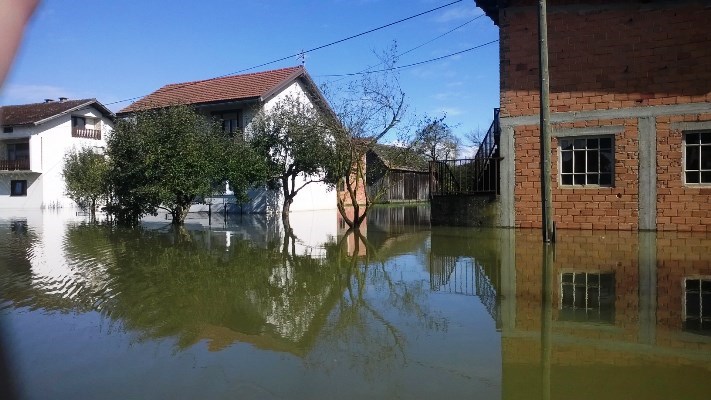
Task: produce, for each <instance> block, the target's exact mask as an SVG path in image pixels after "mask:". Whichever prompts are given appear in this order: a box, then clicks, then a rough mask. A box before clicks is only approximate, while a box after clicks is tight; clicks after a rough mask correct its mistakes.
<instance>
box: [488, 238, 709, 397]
mask: <svg viewBox="0 0 711 400" xmlns="http://www.w3.org/2000/svg"><path fill="white" fill-rule="evenodd" d="M513 243H514V241H513V240H512V241H511V242H510V243H509V245H508V246H507V245H504V246H503V247H502V249H503V251H504V252H505V251H507V250H506V249H507V248H508V251H510V252H512V253H513V254H514V257H513V259H514V262H512V263H508V264H504V263H502V275H503V276H506V277H509V278H508V281H506V280H504V282H502V292H503V296H502V300H501V301H502V303H501V305H500V307H501V309H502V326H503V329H502V361H503V365H504V367H503V371H504V372H503V373H504V375H503V379H504V396H503V397H504V398H530V396H531V391H532V390H534V391H535V390H537V389H540V388H541V387H542V386H541V385H542V384H541V365H542V363H543V362H544V361H546V360H544V359H543V358H542V354H550V358H549V359H548V360H547V361H548V362H549V363H550V366H551V369H550V371H551V373H550V376H549V379H550V380H551V382H552V383H551V387H553V388H554V389H553V393H552V397H553V398H564V397H566V396H569V395H572V394H575V395H576V397H580V395H583V397H584V398H587V397H590V398H592V397H599V396H600V395H607V394H610V393H620V398H705V397H704V396H702V394H703V393H706V396H707V395H708V390H711V382H710V381H709V379H708V378H709V376H711V324H709V323H708V321H710V320H711V318H709V317H711V315H705V314H704V312H705V311H704V310H708V309H711V294H705V292H704V290H705V289H704V288H706V290H708V289H709V288H711V253H709V251H708V249H709V248H711V237H698V236H692V235H691V234H684V233H664V234H659V235H656V234H654V233H640V234H636V233H632V232H606V233H600V232H580V233H577V234H576V233H574V232H572V231H569V232H566V234H565V235H563V236H562V237H560V238H559V242H558V243H557V244H556V246H555V247H556V248H555V257H554V260H553V263H552V268H551V270H550V273H549V274H548V275H547V284H548V288H549V289H550V294H551V295H550V303H549V304H548V305H549V306H550V309H549V310H550V314H546V313H545V310H546V307H544V306H543V305H542V299H543V292H542V289H543V286H542V285H543V279H542V277H543V270H542V267H541V265H542V258H543V253H542V246H541V244H540V232H539V231H524V232H520V231H519V232H517V233H516V235H515V245H513ZM507 267H508V268H509V269H510V270H509V271H505V270H506V268H507ZM571 282H573V283H575V284H572V286H575V289H574V290H573V291H572V292H571V290H570V289H571ZM697 283H698V285H697ZM704 285H705V286H704ZM511 292H515V293H511ZM699 292H701V293H699ZM571 293H575V294H576V296H579V295H583V296H584V300H582V299H581V298H579V297H576V298H575V299H574V301H573V298H572V297H571ZM605 296H608V297H607V298H606V297H605ZM704 296H705V297H704ZM571 301H572V303H571ZM585 302H587V303H585ZM573 306H575V307H573ZM572 308H576V309H575V313H574V315H573V316H572V317H571V309H572ZM709 314H711V313H709ZM547 315H550V318H549V319H546V318H547V317H546V316H547ZM544 335H547V337H549V338H550V342H549V345H548V347H547V348H545V347H542V343H545V341H542V339H541V338H542V337H543V336H544ZM546 351H547V352H548V353H546ZM655 379H658V380H659V381H660V382H664V385H663V387H661V388H660V387H659V386H655V385H654V382H650V380H652V381H653V380H655ZM576 388H577V389H583V388H585V389H587V391H582V390H581V392H585V393H578V392H577V391H575V389H576ZM622 394H624V396H623V395H622ZM586 396H587V397H586ZM625 396H627V397H625ZM699 396H701V397H699ZM610 397H612V398H616V397H615V395H612V396H610Z"/></svg>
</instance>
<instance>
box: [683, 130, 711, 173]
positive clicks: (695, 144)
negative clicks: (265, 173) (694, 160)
mask: <svg viewBox="0 0 711 400" xmlns="http://www.w3.org/2000/svg"><path fill="white" fill-rule="evenodd" d="M687 135H699V139H698V142H697V143H692V144H691V145H689V144H687V141H686V138H687ZM701 135H708V136H709V137H711V131H708V130H699V131H693V130H690V131H684V132H683V135H682V144H681V146H682V153H683V155H682V180H683V182H684V185H687V186H694V187H698V186H711V179H710V180H708V181H704V182H702V177H703V175H704V173H706V174H708V175H711V169H702V168H701V166H702V164H701V161H702V157H701V153H702V152H701V150H702V148H704V147H707V146H708V147H709V148H711V142H709V143H701V142H702V141H701ZM690 146H691V147H698V149H699V169H693V170H689V169H687V165H686V160H687V154H688V151H687V149H688V148H689V147H690ZM689 173H694V174H698V178H699V179H698V182H689V181H688V180H687V176H688V174H689Z"/></svg>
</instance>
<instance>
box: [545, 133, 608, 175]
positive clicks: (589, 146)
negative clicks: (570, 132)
mask: <svg viewBox="0 0 711 400" xmlns="http://www.w3.org/2000/svg"><path fill="white" fill-rule="evenodd" d="M613 142H614V140H613V138H612V137H607V136H606V137H572V138H559V139H558V143H559V149H560V183H561V185H565V186H585V185H594V186H612V183H613V177H614V166H615V159H614V152H613V144H614V143H613Z"/></svg>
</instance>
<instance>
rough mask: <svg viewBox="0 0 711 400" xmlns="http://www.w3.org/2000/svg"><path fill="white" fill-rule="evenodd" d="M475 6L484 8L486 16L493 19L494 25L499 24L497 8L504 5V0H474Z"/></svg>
mask: <svg viewBox="0 0 711 400" xmlns="http://www.w3.org/2000/svg"><path fill="white" fill-rule="evenodd" d="M474 1H475V3H476V5H477V7H479V8H481V9H482V10H484V13H485V14H486V16H487V17H489V18H491V20H492V21H494V25H497V26H498V25H499V8H501V7H505V4H500V3H505V0H504V1H502V0H474Z"/></svg>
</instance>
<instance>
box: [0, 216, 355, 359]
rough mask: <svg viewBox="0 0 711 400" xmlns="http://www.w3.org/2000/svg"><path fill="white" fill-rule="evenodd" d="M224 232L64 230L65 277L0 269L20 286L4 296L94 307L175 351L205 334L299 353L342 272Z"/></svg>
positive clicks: (19, 301) (216, 343)
mask: <svg viewBox="0 0 711 400" xmlns="http://www.w3.org/2000/svg"><path fill="white" fill-rule="evenodd" d="M4 233H5V232H0V234H4ZM222 233H223V232H219V233H216V232H211V231H192V232H189V231H187V230H185V229H175V230H171V231H169V232H158V231H152V230H140V229H128V230H127V229H121V228H118V227H109V226H102V225H78V226H69V227H68V229H67V233H66V236H65V238H64V255H66V258H67V260H66V263H67V270H68V272H67V276H66V278H67V279H65V280H64V281H63V282H52V285H44V284H43V282H42V281H43V280H46V279H44V278H43V277H36V276H33V275H32V271H31V267H30V266H29V265H27V266H26V268H22V270H21V271H19V272H18V273H19V274H21V275H22V276H20V277H17V276H12V275H11V274H8V273H5V271H0V272H2V275H1V276H0V278H2V279H3V281H4V282H5V281H6V282H9V284H7V285H4V286H9V285H15V286H17V285H18V282H21V283H22V282H24V283H25V284H24V287H22V288H15V289H12V290H7V291H6V290H3V296H5V295H6V294H7V295H8V296H9V298H10V301H11V302H12V305H13V306H18V305H24V306H29V307H32V308H42V309H46V310H55V311H60V312H67V311H80V312H84V311H91V310H96V311H100V312H101V313H102V314H103V315H105V316H106V317H108V318H109V319H110V320H111V321H113V322H115V323H116V324H115V325H113V326H114V327H115V328H116V327H118V328H121V329H125V330H128V331H132V332H136V333H138V335H137V338H138V340H144V339H147V340H150V339H155V338H165V337H175V338H177V339H178V346H179V347H180V348H184V347H187V346H190V345H192V344H194V343H196V342H198V341H201V340H206V341H208V346H210V348H211V349H220V348H222V347H225V346H227V345H230V344H232V343H234V342H235V341H242V342H247V343H252V344H254V345H255V346H257V347H260V348H267V349H272V350H279V351H287V352H292V353H295V354H303V353H304V352H305V351H306V350H308V348H309V347H310V346H311V342H312V340H313V338H314V336H315V334H316V332H318V329H319V326H320V324H322V323H323V321H325V319H326V317H327V315H328V312H329V311H330V309H331V308H332V305H333V303H334V302H335V301H337V299H338V297H339V296H340V294H341V293H342V291H343V288H344V286H345V282H344V281H345V278H344V276H343V275H340V274H338V273H336V272H334V271H332V265H331V264H328V263H325V262H323V261H322V260H315V259H313V258H311V257H309V256H307V255H299V254H296V253H295V251H293V252H290V253H288V254H282V253H281V252H280V251H281V249H282V244H281V243H277V242H271V243H268V244H267V245H266V246H264V247H258V246H256V245H254V244H253V243H252V242H250V241H247V240H241V239H237V238H236V237H233V238H232V240H228V241H227V242H224V241H222V242H221V241H220V238H221V237H224V235H222V236H221V234H222ZM13 240H25V239H22V238H16V239H13ZM27 242H28V243H33V241H32V240H27ZM8 243H10V241H9V240H8V241H4V242H3V245H1V246H4V245H7V244H8ZM8 247H11V249H12V250H13V251H15V252H20V253H22V252H24V251H25V250H22V249H23V248H29V247H28V246H24V247H23V246H22V244H21V243H12V244H11V245H10V246H8ZM286 247H288V248H292V249H293V247H292V246H286ZM8 254H11V253H9V252H3V255H4V257H8ZM18 257H19V259H22V257H21V255H19V256H18ZM5 265H11V266H16V265H18V264H17V263H16V262H3V263H2V266H3V267H2V268H4V266H5ZM6 277H7V279H5V278H6ZM339 279H341V281H339ZM57 283H60V284H62V285H63V286H61V288H60V287H59V286H57ZM58 289H61V290H58Z"/></svg>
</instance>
